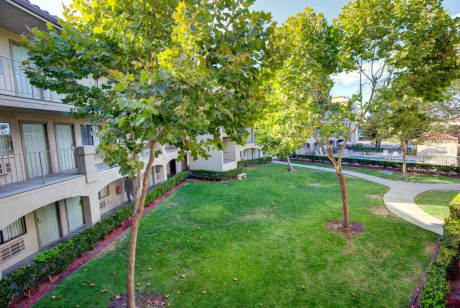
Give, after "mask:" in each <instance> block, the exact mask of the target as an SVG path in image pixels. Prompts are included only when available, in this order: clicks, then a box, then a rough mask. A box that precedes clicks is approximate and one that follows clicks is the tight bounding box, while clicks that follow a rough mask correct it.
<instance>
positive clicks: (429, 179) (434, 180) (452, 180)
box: [293, 161, 460, 184]
mask: <svg viewBox="0 0 460 308" xmlns="http://www.w3.org/2000/svg"><path fill="white" fill-rule="evenodd" d="M293 163H296V164H302V165H312V166H319V167H325V168H333V167H332V165H329V164H322V163H309V162H300V161H293ZM343 169H344V170H350V171H355V172H359V173H364V174H368V175H373V176H377V177H379V178H383V179H387V180H393V181H404V182H410V183H427V184H460V178H459V177H450V176H441V175H431V174H413V173H409V177H408V178H403V177H402V172H400V171H396V170H379V169H369V168H357V167H344V168H343Z"/></svg>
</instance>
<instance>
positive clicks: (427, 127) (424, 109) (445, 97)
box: [378, 87, 458, 178]
mask: <svg viewBox="0 0 460 308" xmlns="http://www.w3.org/2000/svg"><path fill="white" fill-rule="evenodd" d="M407 90H408V89H402V88H400V87H394V88H392V89H389V90H388V91H385V92H386V93H385V92H384V93H385V94H384V95H383V96H382V97H381V99H382V100H384V101H385V102H384V103H383V106H384V107H382V108H383V109H385V110H386V113H385V115H384V116H382V117H381V120H380V122H381V124H382V125H383V127H385V129H381V130H380V131H379V133H378V135H379V136H380V138H382V137H394V138H397V139H398V140H399V142H400V146H401V157H402V162H403V166H402V172H403V177H404V178H405V177H407V158H406V150H407V147H408V143H409V142H410V141H415V142H417V143H420V142H422V141H424V140H425V138H426V137H427V136H429V135H430V134H432V133H443V132H448V131H449V126H448V125H446V123H447V122H448V120H449V119H452V118H455V117H457V116H458V105H457V104H456V103H455V98H453V97H452V95H454V92H452V91H451V89H446V91H445V92H444V93H442V94H440V96H439V97H438V100H435V101H429V100H427V99H422V98H419V97H417V96H416V94H414V93H413V91H411V89H409V91H407Z"/></svg>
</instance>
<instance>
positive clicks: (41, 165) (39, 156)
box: [38, 152, 45, 184]
mask: <svg viewBox="0 0 460 308" xmlns="http://www.w3.org/2000/svg"><path fill="white" fill-rule="evenodd" d="M38 158H39V160H40V170H41V173H42V181H43V184H45V172H44V171H43V162H42V152H38Z"/></svg>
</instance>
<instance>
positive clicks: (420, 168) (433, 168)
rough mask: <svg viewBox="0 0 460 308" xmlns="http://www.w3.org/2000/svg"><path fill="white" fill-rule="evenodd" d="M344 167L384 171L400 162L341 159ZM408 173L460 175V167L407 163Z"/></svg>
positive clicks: (324, 159) (399, 166)
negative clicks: (356, 166) (361, 167)
mask: <svg viewBox="0 0 460 308" xmlns="http://www.w3.org/2000/svg"><path fill="white" fill-rule="evenodd" d="M292 158H293V159H300V160H305V161H310V162H330V160H329V158H327V157H326V156H315V155H300V154H293V155H292ZM342 163H343V164H344V165H358V166H368V167H379V168H384V169H399V170H400V169H402V165H403V163H402V162H398V161H384V160H372V159H364V158H347V157H344V158H343V159H342ZM407 170H408V171H417V172H429V173H442V174H447V175H458V174H460V167H456V166H443V165H428V164H416V163H407Z"/></svg>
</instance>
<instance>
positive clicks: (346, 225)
mask: <svg viewBox="0 0 460 308" xmlns="http://www.w3.org/2000/svg"><path fill="white" fill-rule="evenodd" d="M336 172H337V176H338V177H339V183H340V190H341V192H342V231H343V232H347V233H348V232H350V218H349V217H348V192H347V185H346V184H345V175H344V174H343V172H342V167H341V166H338V167H337V168H336Z"/></svg>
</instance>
